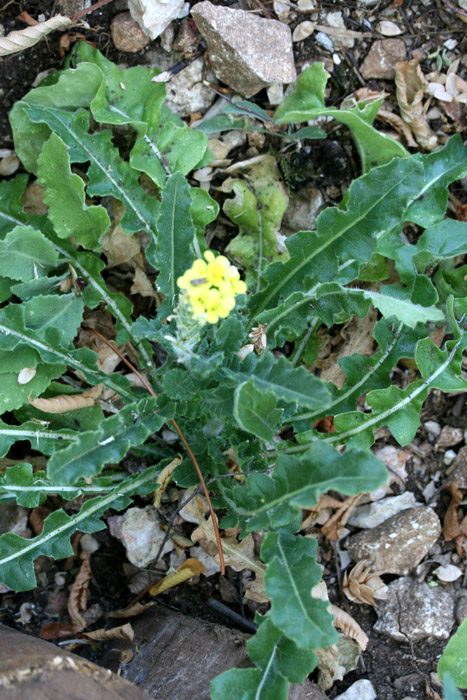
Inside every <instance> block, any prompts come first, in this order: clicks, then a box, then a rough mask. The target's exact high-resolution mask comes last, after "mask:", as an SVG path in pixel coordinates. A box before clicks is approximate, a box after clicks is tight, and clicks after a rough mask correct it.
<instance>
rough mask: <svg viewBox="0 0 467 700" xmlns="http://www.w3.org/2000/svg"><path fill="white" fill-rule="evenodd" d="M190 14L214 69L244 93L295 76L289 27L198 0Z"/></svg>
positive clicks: (220, 76) (255, 91)
mask: <svg viewBox="0 0 467 700" xmlns="http://www.w3.org/2000/svg"><path fill="white" fill-rule="evenodd" d="M191 14H192V16H193V19H194V20H195V22H196V26H197V27H198V29H199V31H200V32H201V34H202V35H203V37H204V39H205V41H206V44H207V46H208V51H209V58H210V62H211V66H212V68H213V70H214V73H215V74H216V76H217V77H218V79H219V80H221V81H222V82H223V83H225V84H226V85H228V86H229V87H231V88H233V89H234V90H236V91H237V92H239V93H240V94H241V95H244V96H245V97H251V95H255V94H256V93H257V92H259V91H260V90H261V89H262V88H264V87H267V86H268V85H271V84H272V83H292V82H293V81H294V80H295V79H296V72H295V65H294V60H293V49H292V35H291V32H290V29H289V27H287V26H286V25H285V24H282V23H281V22H277V21H276V20H273V19H263V18H261V17H257V16H256V15H253V14H251V13H249V12H245V11H244V10H233V9H231V8H229V7H222V6H220V5H213V4H212V3H210V2H208V1H207V0H206V2H200V3H198V4H197V5H195V6H194V7H193V8H192V10H191Z"/></svg>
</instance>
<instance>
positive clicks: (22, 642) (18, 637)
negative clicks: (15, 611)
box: [0, 625, 149, 700]
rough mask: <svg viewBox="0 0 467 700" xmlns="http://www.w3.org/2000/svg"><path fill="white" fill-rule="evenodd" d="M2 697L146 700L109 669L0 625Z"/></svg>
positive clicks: (5, 699)
mask: <svg viewBox="0 0 467 700" xmlns="http://www.w3.org/2000/svg"><path fill="white" fill-rule="evenodd" d="M0 698H1V700H149V696H148V695H146V693H145V692H144V691H143V690H141V689H140V688H137V687H136V686H134V685H132V684H131V683H128V681H125V680H123V679H122V678H119V677H118V676H116V675H115V674H114V673H112V672H111V671H109V669H106V668H101V667H100V666H96V665H95V664H93V663H91V662H90V661H86V660H85V659H81V658H80V657H79V656H76V655H75V654H71V653H70V652H67V651H65V650H63V649H60V648H59V647H56V646H54V645H53V644H50V642H46V641H44V640H43V639H38V638H37V637H30V636H28V635H26V634H23V633H22V632H17V631H16V630H14V629H11V628H10V627H6V626H5V625H0Z"/></svg>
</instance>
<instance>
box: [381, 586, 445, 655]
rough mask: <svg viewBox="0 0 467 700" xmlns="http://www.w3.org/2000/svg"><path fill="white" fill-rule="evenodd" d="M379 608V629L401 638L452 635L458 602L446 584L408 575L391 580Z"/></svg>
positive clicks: (413, 639) (385, 633)
mask: <svg viewBox="0 0 467 700" xmlns="http://www.w3.org/2000/svg"><path fill="white" fill-rule="evenodd" d="M376 612H377V614H378V622H377V623H376V624H375V630H377V631H378V632H381V634H384V635H386V636H388V637H391V638H392V639H395V640H397V641H401V642H407V641H408V640H409V639H410V640H411V641H413V642H416V641H418V640H420V639H426V638H427V637H432V638H434V639H448V637H449V634H450V632H451V628H452V626H453V624H454V602H453V600H452V598H451V596H450V595H449V593H448V592H447V591H446V590H445V589H444V588H441V586H436V587H435V588H430V586H428V584H426V583H417V582H416V581H413V580H412V579H411V578H405V577H404V578H400V579H397V581H393V582H392V583H390V584H389V586H388V595H387V598H386V600H385V601H383V602H382V603H380V604H379V605H378V608H377V610H376Z"/></svg>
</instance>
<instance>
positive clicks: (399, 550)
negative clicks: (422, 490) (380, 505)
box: [346, 506, 441, 576]
mask: <svg viewBox="0 0 467 700" xmlns="http://www.w3.org/2000/svg"><path fill="white" fill-rule="evenodd" d="M440 532H441V524H440V522H439V518H438V516H437V515H436V513H435V512H434V511H433V510H432V509H431V508H427V507H425V506H421V507H419V508H410V509H409V510H404V511H402V513H398V514H397V515H393V516H392V517H391V518H389V519H388V520H385V522H384V523H382V524H381V525H378V526H377V527H375V528H373V529H372V530H365V531H364V532H359V533H358V534H357V535H352V537H349V538H348V540H347V543H346V547H347V550H348V551H349V554H350V556H351V557H352V559H353V560H354V561H360V560H361V559H368V560H370V561H371V562H372V563H373V567H374V569H375V570H377V571H384V572H385V573H388V574H399V575H401V576H405V575H407V574H409V573H410V572H411V571H412V569H413V568H414V567H415V566H417V564H419V563H420V562H421V560H422V559H423V557H424V556H425V555H426V554H427V553H428V552H429V550H430V549H431V547H432V546H433V545H434V544H435V542H436V540H437V539H438V537H439V535H440Z"/></svg>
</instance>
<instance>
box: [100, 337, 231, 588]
mask: <svg viewBox="0 0 467 700" xmlns="http://www.w3.org/2000/svg"><path fill="white" fill-rule="evenodd" d="M89 330H90V331H91V332H92V333H94V334H95V335H97V337H98V338H100V340H102V342H103V343H105V344H106V345H107V346H108V347H110V348H112V350H113V352H114V353H115V354H116V355H118V357H119V358H120V359H121V361H122V362H124V363H125V364H126V366H127V367H129V369H130V370H131V371H132V372H134V373H135V374H136V376H137V377H138V379H139V380H140V382H141V383H142V384H143V386H144V387H145V388H146V389H147V391H148V392H149V393H150V394H151V396H153V397H154V398H155V399H157V394H156V392H155V391H154V389H153V388H152V386H151V385H150V384H149V382H148V381H146V379H145V378H144V377H143V376H142V374H140V373H139V372H138V370H137V369H136V367H134V366H133V365H132V364H131V362H129V360H127V359H126V357H124V356H123V355H122V354H121V352H119V350H117V349H116V348H114V347H113V345H111V343H109V341H108V340H107V338H105V337H104V336H103V335H102V333H99V331H96V329H95V328H90V329H89ZM170 422H171V423H172V425H173V427H174V428H175V430H176V431H177V433H178V434H179V436H180V440H181V441H182V442H183V444H184V446H185V449H186V451H187V452H188V455H189V457H190V459H191V461H192V463H193V466H194V468H195V469H196V473H197V475H198V479H199V480H200V482H201V486H202V487H203V491H204V495H205V497H206V501H207V502H208V506H209V510H210V511H211V519H212V526H213V528H214V534H215V536H216V543H217V548H218V550H219V563H220V567H221V574H222V575H224V574H225V563H224V553H223V551H222V542H221V536H220V533H219V527H218V525H217V519H216V515H215V513H214V508H213V506H212V503H211V498H210V496H209V491H208V489H207V486H206V482H205V481H204V477H203V474H202V472H201V469H200V467H199V464H198V462H197V459H196V457H195V455H194V454H193V452H192V451H191V448H190V446H189V444H188V443H187V441H186V438H185V436H184V434H183V432H182V431H181V429H180V426H179V425H178V423H177V421H176V420H175V418H171V419H170Z"/></svg>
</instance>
